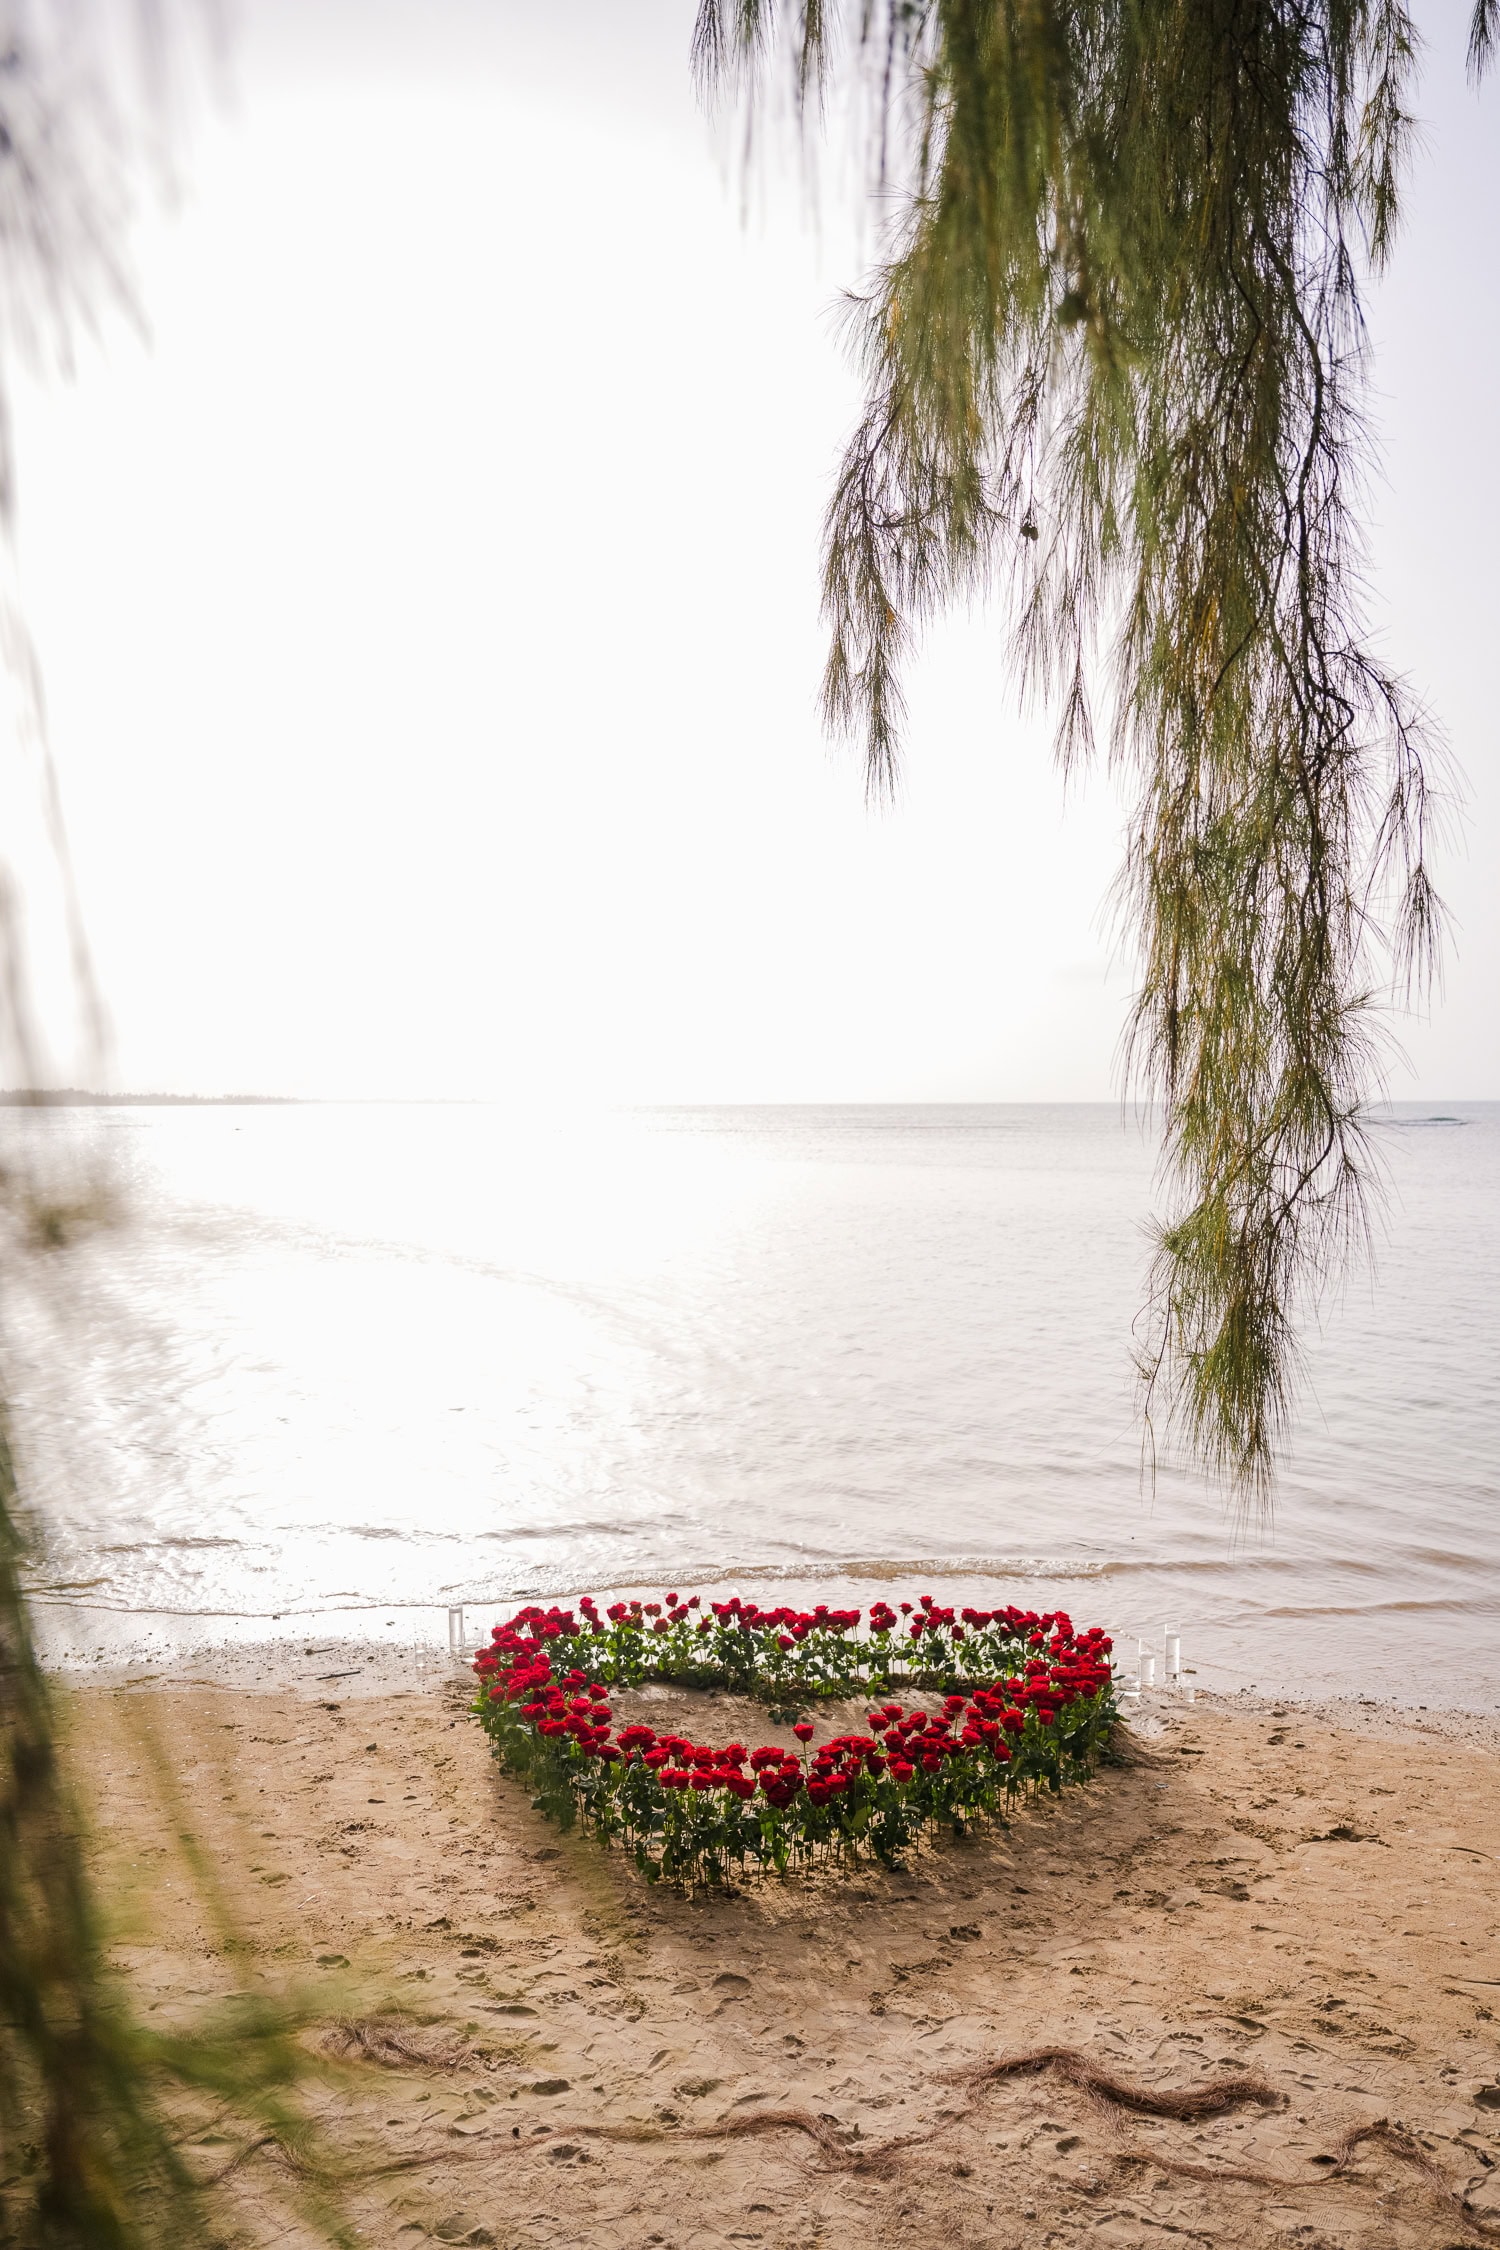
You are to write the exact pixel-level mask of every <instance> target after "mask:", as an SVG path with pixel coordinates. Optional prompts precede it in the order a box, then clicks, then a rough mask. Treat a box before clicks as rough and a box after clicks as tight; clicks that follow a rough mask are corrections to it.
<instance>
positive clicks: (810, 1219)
mask: <svg viewBox="0 0 1500 2250" xmlns="http://www.w3.org/2000/svg"><path fill="white" fill-rule="evenodd" d="M7 1130H9V1131H10V1132H12V1133H22V1132H33V1133H36V1134H39V1135H40V1136H41V1137H42V1139H43V1141H44V1142H45V1143H46V1145H47V1146H50V1147H51V1148H53V1149H54V1150H56V1149H58V1148H60V1147H62V1146H63V1145H64V1144H66V1145H68V1146H72V1147H77V1148H79V1149H83V1150H91V1151H93V1152H94V1156H95V1160H96V1161H102V1162H103V1163H104V1165H105V1167H106V1169H107V1171H108V1173H109V1175H110V1176H111V1177H112V1178H113V1180H114V1182H115V1184H116V1187H117V1190H118V1192H119V1195H120V1198H121V1201H122V1205H123V1211H124V1217H123V1220H122V1223H121V1224H120V1225H119V1226H117V1227H115V1228H114V1229H112V1230H110V1231H109V1232H107V1233H104V1234H102V1235H98V1236H95V1237H93V1238H92V1239H90V1240H89V1241H87V1242H85V1243H83V1244H82V1245H80V1246H78V1247H76V1248H74V1249H72V1250H70V1251H68V1252H66V1253H64V1254H63V1255H62V1257H61V1258H59V1259H54V1260H50V1261H47V1268H48V1270H47V1271H46V1272H45V1274H44V1275H43V1276H41V1277H40V1278H38V1279H37V1280H35V1281H32V1282H27V1281H21V1282H17V1281H16V1280H14V1279H12V1281H11V1283H10V1296H9V1300H8V1302H7V1304H6V1306H5V1326H6V1332H7V1339H8V1349H9V1353H10V1365H11V1373H10V1381H11V1385H12V1389H13V1393H14V1396H15V1402H16V1414H17V1425H18V1430H19V1434H20V1439H21V1444H22V1448H23V1457H24V1462H25V1467H26V1473H27V1478H28V1486H29V1490H30V1491H31V1493H32V1495H33V1497H34V1499H35V1501H36V1503H37V1515H38V1521H39V1523H40V1525H41V1527H42V1529H41V1533H40V1538H39V1546H38V1553H37V1558H36V1568H35V1576H36V1579H37V1581H38V1584H39V1586H41V1587H43V1588H46V1589H50V1592H49V1593H47V1595H46V1597H45V1598H46V1600H47V1601H48V1603H49V1605H50V1616H49V1634H50V1640H51V1645H52V1647H53V1649H54V1652H55V1653H56V1654H57V1655H58V1656H59V1657H68V1656H72V1657H74V1658H80V1659H82V1660H85V1661H91V1660H92V1659H93V1657H94V1656H95V1654H96V1652H97V1651H99V1650H101V1649H103V1650H105V1651H106V1652H116V1651H119V1650H120V1649H121V1648H122V1647H131V1648H135V1649H149V1648H157V1647H162V1648H165V1647H171V1646H175V1647H178V1648H182V1647H189V1648H190V1647H193V1646H196V1645H199V1644H207V1643H212V1642H217V1641H222V1640H224V1639H226V1638H229V1639H234V1638H243V1637H245V1636H264V1637H277V1636H285V1637H287V1638H292V1637H297V1638H302V1637H304V1636H306V1635H307V1634H309V1633H310V1632H312V1631H314V1630H316V1631H319V1632H323V1631H328V1630H333V1629H337V1630H339V1631H348V1630H351V1629H352V1630H357V1631H359V1632H361V1633H364V1632H369V1633H371V1634H373V1635H375V1636H376V1637H382V1636H383V1637H387V1638H391V1637H396V1638H405V1639H407V1640H412V1639H426V1640H429V1641H431V1642H433V1643H437V1642H440V1641H441V1640H442V1639H443V1638H444V1637H445V1632H446V1619H445V1616H444V1611H445V1609H446V1606H447V1605H448V1604H449V1603H452V1602H457V1601H460V1600H462V1601H466V1602H467V1603H469V1604H470V1605H471V1616H472V1619H473V1621H474V1622H476V1623H477V1622H479V1621H480V1620H481V1619H487V1618H488V1617H489V1616H491V1615H492V1614H494V1613H496V1611H497V1610H498V1607H499V1605H501V1604H504V1603H507V1602H510V1601H512V1600H513V1599H514V1598H515V1597H516V1596H517V1595H521V1594H523V1593H531V1592H545V1593H548V1594H550V1593H553V1592H556V1593H559V1594H564V1593H566V1594H572V1593H576V1592H578V1591H580V1590H582V1589H589V1588H591V1589H594V1590H603V1589H606V1588H613V1587H626V1586H635V1587H640V1586H642V1585H643V1584H647V1583H650V1584H652V1585H655V1586H657V1587H660V1586H663V1585H672V1586H675V1587H678V1588H682V1589H684V1590H685V1589H686V1588H688V1587H689V1586H695V1587H699V1588H704V1589H706V1588H707V1587H709V1586H710V1585H729V1584H734V1585H740V1586H747V1587H748V1586H753V1587H754V1588H755V1589H756V1590H757V1593H758V1596H759V1598H761V1599H766V1598H767V1592H766V1589H767V1588H774V1587H776V1586H777V1585H778V1584H782V1585H784V1586H785V1588H786V1590H787V1596H788V1598H791V1597H792V1596H793V1594H794V1593H799V1592H805V1591H811V1589H812V1588H814V1587H819V1588H822V1589H825V1590H826V1589H829V1588H831V1587H834V1586H838V1587H839V1588H840V1590H841V1591H842V1592H844V1593H845V1595H846V1597H847V1598H852V1599H854V1600H858V1601H859V1602H861V1603H864V1602H868V1601H869V1600H871V1599H873V1598H874V1597H875V1595H876V1593H877V1592H878V1591H882V1590H885V1591H889V1590H890V1588H891V1586H892V1585H893V1584H895V1583H897V1582H900V1583H901V1584H903V1585H905V1584H908V1583H909V1584H910V1586H911V1587H912V1588H913V1589H915V1590H918V1591H920V1590H921V1589H922V1588H923V1587H924V1586H932V1587H934V1588H935V1589H936V1590H938V1591H940V1593H941V1594H942V1597H943V1598H944V1599H950V1600H951V1599H956V1598H961V1599H964V1600H969V1599H974V1598H980V1597H985V1598H986V1599H987V1603H993V1602H996V1601H999V1600H1001V1599H1017V1600H1024V1601H1026V1602H1027V1603H1029V1604H1032V1605H1034V1606H1036V1607H1037V1608H1049V1607H1053V1606H1065V1607H1068V1608H1070V1609H1071V1610H1072V1612H1073V1614H1074V1616H1075V1617H1076V1618H1078V1619H1079V1620H1080V1621H1082V1620H1088V1621H1093V1620H1096V1619H1097V1620H1102V1621H1103V1622H1105V1623H1107V1624H1108V1625H1110V1626H1111V1627H1112V1628H1114V1629H1115V1630H1116V1631H1117V1632H1139V1633H1141V1634H1143V1635H1148V1636H1149V1635H1153V1634H1154V1635H1156V1636H1157V1637H1158V1638H1159V1635H1160V1632H1161V1629H1162V1627H1163V1626H1164V1625H1165V1624H1168V1623H1170V1624H1171V1625H1173V1626H1175V1627H1180V1629H1181V1631H1182V1633H1183V1635H1184V1643H1185V1657H1186V1660H1187V1661H1188V1662H1189V1663H1196V1665H1197V1668H1198V1676H1199V1678H1200V1679H1201V1680H1203V1681H1204V1682H1213V1683H1216V1684H1219V1685H1224V1686H1237V1685H1243V1684H1250V1683H1256V1684H1258V1685H1259V1686H1261V1687H1262V1688H1266V1687H1270V1688H1279V1687H1282V1686H1285V1687H1290V1688H1297V1687H1300V1688H1314V1689H1325V1688H1331V1687H1344V1688H1350V1689H1357V1690H1359V1691H1360V1692H1363V1693H1370V1694H1377V1695H1397V1696H1400V1697H1401V1698H1402V1699H1403V1700H1407V1699H1410V1700H1412V1701H1423V1702H1430V1703H1431V1704H1433V1705H1437V1704H1443V1703H1460V1704H1470V1705H1475V1706H1478V1707H1483V1708H1488V1707H1493V1706H1494V1705H1496V1704H1497V1703H1500V1511H1497V1507H1496V1500H1497V1494H1500V1380H1497V1359H1496V1353H1497V1339H1500V1105H1493V1104H1455V1105H1450V1106H1444V1107H1442V1108H1441V1109H1440V1108H1438V1107H1436V1106H1434V1107H1433V1108H1430V1109H1400V1110H1397V1111H1395V1112H1394V1113H1392V1116H1391V1118H1390V1119H1389V1121H1388V1122H1386V1123H1385V1124H1383V1125H1382V1126H1381V1128H1380V1129H1379V1132H1378V1136H1377V1138H1378V1141H1379V1144H1380V1146H1381V1148H1382V1150H1383V1152H1384V1159H1385V1163H1386V1166H1387V1169H1388V1174H1389V1180H1390V1188H1391V1203H1390V1218H1389V1225H1388V1229H1387V1235H1386V1239H1385V1241H1384V1243H1383V1245H1382V1246H1381V1247H1380V1249H1379V1253H1378V1257H1377V1260H1376V1264H1375V1267H1374V1270H1373V1272H1371V1273H1366V1274H1362V1275H1360V1276H1359V1277H1357V1278H1356V1279H1355V1281H1354V1282H1353V1283H1352V1284H1351V1286H1350V1287H1349V1288H1348V1290H1347V1291H1346V1292H1345V1294H1344V1296H1343V1298H1342V1300H1341V1301H1339V1302H1338V1303H1335V1304H1333V1305H1330V1306H1329V1307H1327V1308H1326V1310H1325V1315H1324V1320H1323V1326H1322V1329H1321V1332H1320V1333H1317V1334H1315V1335H1313V1336H1312V1337H1311V1339H1310V1344H1309V1352H1308V1363H1309V1368H1308V1371H1309V1385H1310V1388H1309V1397H1308V1403H1307V1406H1306V1410H1305V1412H1304V1413H1303V1416H1302V1419H1301V1423H1300V1426H1299V1428H1298V1430H1297V1433H1296V1437H1295V1443H1294V1446H1293V1448H1292V1452H1291V1457H1290V1459H1289V1462H1288V1465H1287V1468H1286V1472H1285V1475H1284V1479H1283V1483H1282V1489H1281V1494H1280V1498H1279V1501H1278V1504H1277V1508H1276V1512H1275V1516H1274V1519H1273V1520H1271V1521H1261V1520H1258V1519H1252V1520H1248V1521H1247V1520H1243V1519H1240V1518H1237V1517H1236V1516H1235V1515H1234V1514H1233V1513H1232V1512H1228V1511H1226V1508H1225V1505H1224V1503H1223V1501H1222V1499H1221V1498H1220V1497H1218V1496H1217V1495H1216V1494H1214V1493H1213V1492H1211V1491H1209V1490H1208V1489H1206V1488H1205V1487H1204V1485H1203V1484H1202V1483H1201V1482H1200V1481H1199V1480H1198V1479H1197V1478H1196V1477H1194V1476H1193V1475H1192V1474H1190V1473H1188V1472H1186V1471H1183V1470H1181V1469H1173V1468H1171V1467H1163V1468H1162V1469H1161V1470H1160V1472H1159V1474H1158V1477H1157V1480H1156V1484H1155V1489H1154V1492H1152V1491H1150V1490H1143V1488H1142V1484H1141V1479H1140V1473H1139V1435H1138V1430H1137V1427H1136V1425H1135V1422H1134V1419H1133V1415H1134V1400H1133V1375H1132V1369H1131V1361H1130V1341H1131V1323H1132V1319H1133V1317H1134V1315H1135V1313H1136V1310H1137V1306H1138V1303H1139V1296H1140V1289H1141V1282H1142V1275H1143V1271H1144V1267H1145V1263H1146V1254H1147V1252H1146V1242H1145V1237H1144V1233H1143V1224H1144V1222H1145V1220H1146V1218H1147V1217H1148V1214H1149V1212H1150V1210H1151V1206H1152V1171H1153V1150H1152V1148H1151V1146H1150V1144H1149V1142H1148V1141H1147V1140H1146V1139H1144V1138H1143V1137H1142V1135H1141V1133H1140V1132H1139V1131H1138V1130H1137V1129H1136V1128H1134V1127H1132V1126H1128V1125H1124V1124H1122V1122H1121V1119H1120V1115H1119V1112H1118V1111H1117V1110H1115V1109H1113V1108H1106V1107H1099V1108H1091V1107H1077V1106H1066V1107H1014V1108H1012V1107H983V1108H977V1107H976V1108H948V1107H944V1108H878V1109H760V1110H749V1109H747V1110H728V1109H720V1110H663V1111H656V1112H649V1113H640V1112H637V1113H631V1114H628V1115H613V1116H594V1117H586V1116H576V1115H575V1116H572V1117H554V1118H550V1119H546V1120H540V1119H535V1120H527V1119H520V1118H517V1117H515V1116H514V1115H512V1114H509V1113H507V1112H505V1111H503V1110H499V1109H491V1108H444V1107H422V1106H413V1107H345V1106H309V1107H296V1108H291V1107H289V1108H251V1107H245V1108H213V1109H192V1110H164V1109H156V1110H152V1109H132V1110H110V1111H102V1112H94V1113H71V1112H70V1113H57V1114H53V1115H50V1116H47V1117H44V1118H42V1119H39V1120H31V1119H25V1120H16V1119H15V1118H14V1117H12V1119H11V1121H10V1123H9V1125H8V1127H7ZM940 1581H941V1584H939V1582H940ZM340 1612H342V1613H345V1614H343V1615H342V1616H340V1615H337V1614H335V1613H340Z"/></svg>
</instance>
